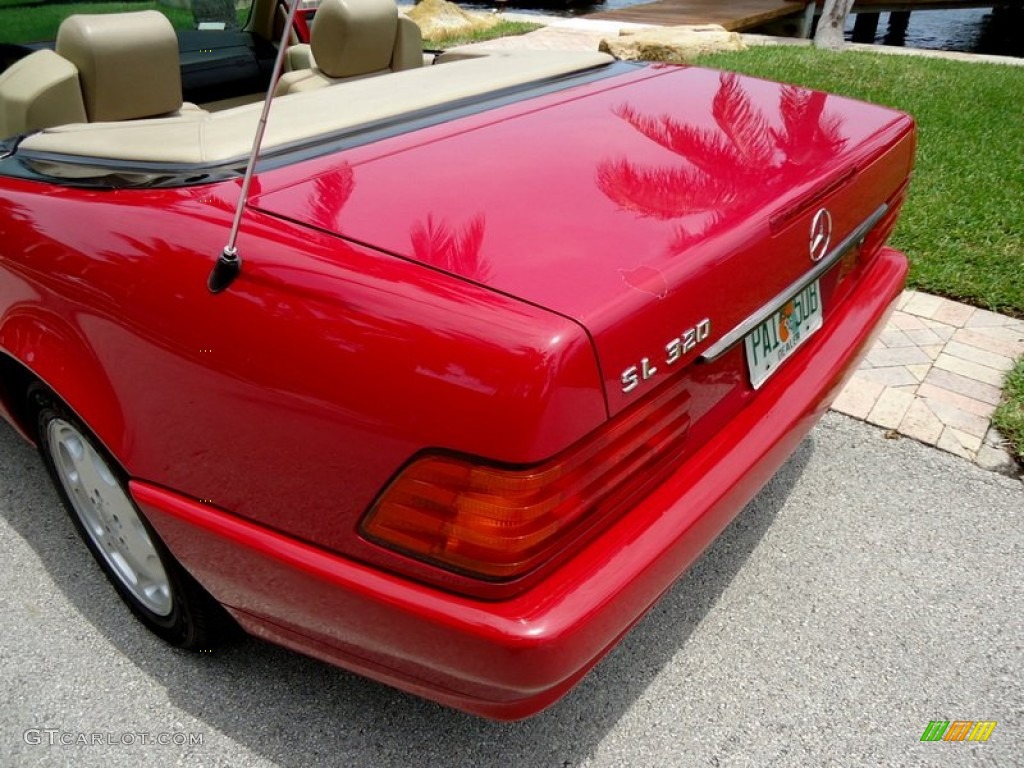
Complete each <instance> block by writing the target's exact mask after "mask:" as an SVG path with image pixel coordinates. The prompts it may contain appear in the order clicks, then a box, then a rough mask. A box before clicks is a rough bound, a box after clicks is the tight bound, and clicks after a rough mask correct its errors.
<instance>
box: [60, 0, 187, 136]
mask: <svg viewBox="0 0 1024 768" xmlns="http://www.w3.org/2000/svg"><path fill="white" fill-rule="evenodd" d="M57 53H59V54H60V55H61V56H63V57H64V58H66V59H68V60H69V61H71V62H72V63H73V64H74V65H75V66H76V67H78V76H79V79H80V80H81V83H82V95H83V96H84V97H85V111H86V113H87V114H88V116H89V122H100V121H107V120H131V119H134V118H137V117H154V116H156V115H163V114H166V113H168V112H174V111H175V110H177V109H179V108H180V107H181V69H180V68H179V64H178V38H177V36H176V35H175V34H174V27H172V26H171V23H170V22H169V21H168V20H167V18H166V17H165V16H164V15H163V14H162V13H159V12H157V11H135V12H132V13H112V14H104V15H85V14H78V15H75V16H69V17H68V18H66V19H65V20H64V21H63V22H62V23H61V25H60V29H59V30H58V32H57Z"/></svg>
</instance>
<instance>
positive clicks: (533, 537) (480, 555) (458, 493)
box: [362, 387, 690, 581]
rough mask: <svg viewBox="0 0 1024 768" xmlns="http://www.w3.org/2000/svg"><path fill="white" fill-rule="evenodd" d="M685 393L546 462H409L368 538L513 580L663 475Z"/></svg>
mask: <svg viewBox="0 0 1024 768" xmlns="http://www.w3.org/2000/svg"><path fill="white" fill-rule="evenodd" d="M688 399H689V398H688V395H687V394H686V392H685V390H682V389H680V388H672V387H669V388H668V391H666V392H664V393H662V394H661V395H659V396H657V397H655V398H654V399H653V400H651V401H650V402H647V403H643V404H638V406H637V407H634V408H633V409H631V410H630V411H627V412H626V413H624V414H621V415H620V416H619V417H618V418H616V419H615V420H613V421H612V422H610V423H609V424H608V425H606V427H604V428H602V429H600V430H598V431H597V432H596V433H594V434H593V435H591V436H590V437H588V438H586V439H584V440H583V441H581V442H580V443H579V444H577V445H576V446H574V447H573V448H570V449H569V450H568V451H565V452H564V453H562V454H560V455H558V456H556V457H555V458H553V459H551V460H550V461H547V462H544V463H542V464H538V465H534V466H530V467H503V466H497V465H492V464H487V463H485V462H483V461H477V460H473V459H469V458H464V457H460V456H449V455H442V454H430V455H426V456H424V457H422V458H420V459H417V460H416V461H414V462H412V463H411V464H410V465H409V466H408V467H406V469H405V470H404V471H402V472H401V473H400V474H399V476H398V477H397V478H396V479H395V480H394V481H393V482H392V483H391V485H390V486H388V488H387V489H386V490H385V491H384V493H383V494H382V495H381V497H380V498H379V499H378V500H377V502H376V503H375V504H374V506H373V507H372V508H371V509H370V511H369V512H368V513H367V515H366V517H365V518H364V520H363V524H362V533H363V535H364V536H366V537H367V538H368V539H370V540H372V541H374V542H376V543H378V544H380V545H382V546H385V547H388V548H391V549H394V550H397V551H399V552H402V553H404V554H407V555H410V556H412V557H414V558H417V559H420V560H424V561H427V562H430V563H433V564H435V565H438V566H441V567H443V568H447V569H449V570H453V571H457V572H460V573H464V574H467V575H470V576H474V577H477V578H483V579H488V580H492V581H498V580H501V581H506V580H512V579H516V578H519V577H521V576H523V575H525V574H527V573H529V572H530V571H532V570H533V569H535V568H536V567H538V566H539V565H541V564H543V563H544V562H547V561H548V560H549V559H551V558H552V557H554V556H555V555H556V554H557V553H558V552H559V551H561V549H562V548H563V547H564V546H566V545H567V543H568V542H569V541H572V540H574V539H575V537H576V536H578V535H579V534H581V533H582V532H583V531H585V530H589V529H591V528H592V527H593V525H595V524H596V523H597V522H599V521H600V520H603V519H606V518H607V516H608V513H610V512H611V511H612V510H614V509H616V508H618V507H619V506H620V505H621V504H622V503H623V502H624V501H626V500H629V499H631V498H634V497H635V496H636V495H637V494H639V493H641V492H642V491H643V490H644V488H645V487H646V486H648V485H649V484H650V483H651V482H652V481H654V480H657V479H660V473H659V472H658V470H659V468H660V467H661V466H663V465H664V464H665V463H666V459H668V458H671V457H672V456H673V455H676V454H677V453H678V450H679V448H680V446H681V444H682V442H683V441H684V439H685V437H686V433H687V430H688V428H689V423H690V422H689V418H688V416H687V409H686V405H687V400H688Z"/></svg>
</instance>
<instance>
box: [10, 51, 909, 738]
mask: <svg viewBox="0 0 1024 768" xmlns="http://www.w3.org/2000/svg"><path fill="white" fill-rule="evenodd" d="M708 115H711V116H712V117H713V119H712V117H709V116H708ZM538 137H539V138H538ZM912 154H913V128H912V123H911V121H910V120H909V118H907V117H906V116H902V115H899V114H897V113H894V112H891V111H888V110H884V109H882V108H879V107H874V106H871V105H865V104H859V103H856V102H851V101H847V100H843V99H837V98H834V97H826V96H824V95H822V94H813V93H811V92H809V91H804V90H801V89H797V88H793V87H788V86H778V85H774V84H769V83H763V82H761V81H755V80H750V79H743V78H736V77H734V76H720V75H719V74H718V73H712V72H706V71H702V70H697V69H663V68H650V69H637V70H634V71H631V72H627V73H626V74H619V75H616V76H615V77H609V78H607V79H605V80H597V81H593V82H589V83H588V84H584V85H577V86H574V87H567V88H565V89H562V90H557V89H556V90H555V92H553V93H549V94H547V95H544V96H540V97H537V98H533V99H530V100H526V101H520V102H517V103H510V104H506V105H504V106H499V107H496V108H493V109H485V110H482V111H478V112H475V113H472V110H469V111H468V113H466V114H462V115H461V116H458V117H457V118H455V117H453V119H452V120H449V121H447V122H440V123H438V124H435V125H433V126H432V127H428V128H423V129H420V130H416V131H407V132H402V131H401V130H397V131H395V132H394V135H393V136H391V137H390V138H386V139H383V140H381V141H378V142H375V143H371V144H365V145H363V146H355V147H352V148H349V149H345V150H344V151H338V152H334V153H333V154H322V155H319V156H315V157H309V156H306V157H305V158H304V159H301V160H296V161H295V162H292V163H291V164H287V163H283V162H282V163H278V164H276V165H274V166H273V167H271V168H269V169H264V170H263V171H261V172H260V173H258V174H257V175H256V177H255V179H254V185H253V192H254V194H255V199H254V201H253V203H252V204H251V205H250V207H249V210H248V211H247V213H246V216H245V218H244V220H243V225H242V230H241V236H240V239H239V242H238V247H239V251H240V253H241V256H242V260H243V267H242V271H241V274H240V276H239V277H238V279H237V280H236V281H235V282H234V283H232V285H231V286H230V288H229V289H228V290H226V291H225V292H223V293H221V294H217V295H212V294H211V293H210V292H209V291H208V290H207V287H206V280H207V276H208V274H209V271H210V268H211V266H212V264H213V261H214V259H215V258H216V256H217V255H218V254H219V253H220V252H221V250H222V248H223V247H224V244H225V241H226V238H227V233H228V230H229V228H230V223H231V216H232V212H233V206H234V204H235V201H236V199H237V195H238V193H239V182H238V181H237V180H232V181H226V182H220V183H215V184H208V185H205V186H190V187H179V188H154V189H120V190H117V189H95V190H93V189H85V188H73V187H66V186H62V185H60V184H56V183H52V182H46V181H41V180H32V181H29V180H24V179H19V178H12V177H8V176H0V352H2V353H3V354H4V355H6V356H7V357H9V358H10V359H12V360H15V361H17V362H18V363H20V364H21V365H22V366H24V368H25V369H27V370H28V371H29V372H31V373H32V374H33V375H34V376H36V377H37V378H38V379H39V380H41V381H42V382H43V383H45V384H46V385H47V386H48V387H49V388H50V389H52V390H53V391H54V392H55V393H57V394H58V395H59V397H60V398H61V399H63V400H64V401H65V402H66V403H67V405H68V406H69V407H70V408H71V409H72V410H73V411H74V412H75V413H77V415H78V416H79V417H80V418H81V419H82V421H84V422H85V423H86V424H87V425H88V426H89V428H90V429H91V430H92V431H93V432H94V433H95V435H96V436H97V437H98V439H99V440H100V441H101V442H102V443H103V444H104V445H105V446H106V448H107V449H108V451H109V452H110V454H111V455H112V456H114V457H115V458H116V460H117V461H118V462H119V463H120V464H121V466H122V467H123V468H124V470H125V471H126V473H127V474H128V475H129V476H130V477H131V478H132V489H133V492H134V493H135V496H136V499H137V501H138V502H139V504H140V505H141V507H142V508H143V510H144V511H145V512H146V513H147V516H148V517H149V519H150V521H151V522H152V523H153V525H154V526H155V528H156V529H157V531H158V532H159V533H160V535H161V536H162V537H163V538H164V539H165V540H166V542H167V543H168V545H169V547H170V550H171V551H172V552H173V553H174V555H175V556H176V557H177V558H178V559H179V560H180V561H181V562H182V563H183V564H184V566H185V567H186V568H187V569H188V570H189V571H190V572H192V573H193V574H194V575H195V576H196V577H197V578H198V579H199V581H200V582H201V583H202V584H203V585H204V586H205V587H206V588H207V589H208V590H209V591H210V592H211V593H212V594H213V595H214V596H215V597H217V598H218V599H219V600H221V601H222V602H223V603H224V604H225V605H227V606H228V607H229V608H230V609H231V610H232V612H234V613H235V615H236V616H237V617H238V618H239V620H240V621H241V622H242V624H243V625H244V626H246V627H247V628H248V629H250V630H251V631H253V632H256V633H258V634H261V635H263V636H266V637H269V638H271V639H274V640H276V641H278V642H281V643H283V644H285V645H289V646H291V647H294V648H297V649H299V650H302V651H304V652H307V653H311V654H313V655H317V656H320V657H321V658H325V659H328V660H331V661H334V662H336V663H339V664H343V665H345V666H347V667H350V668H352V669H356V670H359V671H362V672H364V673H366V674H368V675H371V676H374V677H377V678H379V679H382V680H385V681H387V682H391V683H393V684H395V685H399V686H400V687H403V688H406V689H407V690H412V691H415V692H418V693H421V694H424V695H428V696H431V697H432V698H435V699H438V700H440V701H444V702H446V703H449V704H453V705H455V706H459V707H463V708H466V709H469V710H471V711H475V712H479V713H482V714H486V715H491V716H497V717H510V718H514V717H521V716H525V715H527V714H530V713H531V712H534V711H537V710H538V709H539V708H541V707H543V706H545V705H546V704H548V703H550V702H551V701H553V700H554V699H556V698H557V697H558V696H560V695H562V694H563V693H564V692H565V691H566V690H568V688H569V687H571V685H572V684H573V682H575V681H576V680H577V679H578V678H579V677H580V676H581V675H582V674H584V673H585V671H586V670H587V669H588V668H589V667H590V666H591V665H592V664H594V663H596V661H597V660H598V659H599V658H600V656H601V655H602V654H603V653H604V652H605V651H606V650H607V649H608V648H609V647H610V645H611V644H613V643H614V642H615V640H616V639H617V638H618V637H619V636H621V634H622V633H623V632H625V631H626V630H627V629H628V628H629V626H631V625H632V624H633V623H634V622H635V621H636V620H637V618H638V617H639V616H640V615H642V613H643V611H644V610H646V609H647V607H649V606H650V605H651V604H652V602H653V601H654V600H656V599H657V597H658V595H660V594H661V592H663V591H664V590H665V589H666V588H667V587H668V585H669V584H670V583H671V582H672V580H673V579H674V578H676V577H677V576H678V575H679V574H680V573H681V572H682V571H683V570H684V569H685V568H686V566H687V565H688V564H689V563H690V562H691V561H692V560H693V559H694V558H695V557H696V556H697V555H698V554H699V552H700V551H701V550H702V549H703V548H704V547H705V546H706V545H707V543H708V542H709V541H710V540H711V539H713V538H714V536H715V535H716V534H717V533H718V531H720V530H721V528H722V527H723V526H724V525H725V524H726V523H727V522H728V520H729V519H731V517H732V516H733V515H735V514H736V512H737V510H738V509H739V508H740V507H741V506H742V504H743V503H744V502H745V501H746V500H747V499H749V498H750V497H751V496H752V495H753V494H754V493H755V492H756V490H757V489H758V488H759V487H760V485H761V484H762V483H763V482H764V481H765V480H766V479H767V477H768V476H769V475H770V474H771V472H773V471H774V470H775V468H777V466H778V465H779V464H780V463H781V462H782V461H783V460H784V459H785V457H786V456H787V455H788V453H789V452H790V451H791V450H792V448H793V447H794V446H795V444H796V442H797V441H798V440H799V439H800V438H801V437H802V436H803V434H805V433H806V431H807V430H808V429H809V428H810V426H811V424H812V423H813V421H814V419H815V418H816V416H817V415H818V414H820V412H821V411H822V409H823V408H824V407H825V406H826V404H827V402H828V399H829V397H830V396H831V395H832V394H833V393H834V391H835V389H836V387H837V386H838V384H839V382H840V380H841V378H842V376H843V375H845V374H846V373H847V372H848V371H849V370H851V366H853V365H854V364H855V363H856V359H857V355H858V354H859V353H861V352H863V351H864V346H865V344H866V343H867V342H868V340H869V338H870V336H871V334H872V333H873V332H874V330H876V329H877V327H878V325H879V323H880V322H881V320H882V318H883V315H884V312H885V309H886V307H887V306H888V305H889V304H890V302H891V301H892V299H893V298H894V297H895V296H896V295H897V294H898V292H899V289H900V287H901V285H902V280H903V277H904V273H905V268H906V266H905V260H904V259H903V258H902V257H901V256H900V255H899V254H896V253H895V252H892V251H888V250H885V251H882V252H880V253H879V252H875V248H876V247H877V246H878V245H880V242H877V241H876V242H873V243H872V246H871V248H867V247H865V248H864V249H863V251H864V252H863V253H860V254H859V255H858V254H856V249H855V252H854V256H853V257H852V259H851V260H848V261H844V262H843V264H842V265H840V266H837V267H836V268H835V269H833V270H832V271H831V272H830V273H828V274H826V275H825V276H823V277H822V280H821V287H822V298H823V302H824V307H825V312H824V321H825V326H824V328H823V329H822V330H821V331H819V332H818V333H817V334H816V335H815V336H814V337H812V338H811V339H810V340H809V341H808V342H807V343H806V344H805V345H804V346H803V347H802V348H801V349H800V350H799V351H798V352H797V353H796V354H795V355H794V356H793V357H792V358H791V359H790V360H789V361H787V362H786V363H785V364H784V365H783V366H782V367H781V368H780V369H779V370H778V372H777V373H776V374H775V375H774V377H773V378H772V379H770V380H769V381H768V383H767V384H766V385H765V386H764V387H763V388H761V389H760V390H759V391H757V392H756V393H755V392H754V391H753V390H752V389H751V387H750V386H749V382H748V379H747V374H746V367H745V360H744V353H743V349H742V345H741V346H738V347H735V348H733V349H732V350H731V351H729V352H728V353H727V354H725V355H724V356H722V357H721V358H720V359H718V360H716V361H714V362H712V363H708V364H706V365H689V364H688V363H690V362H692V361H693V359H694V358H695V357H696V355H697V354H699V353H700V351H701V350H702V349H704V348H705V347H706V346H707V345H708V344H711V343H713V342H714V341H715V340H716V339H718V338H720V337H721V336H722V335H723V334H725V333H726V332H727V331H728V330H730V329H731V328H732V327H733V326H734V325H736V324H737V323H738V322H739V321H740V320H742V319H743V318H745V317H746V316H747V315H749V314H750V313H751V312H753V311H754V310H756V309H758V308H759V307H761V306H762V305H763V304H764V303H765V302H766V301H768V299H770V298H771V297H772V296H773V295H775V293H777V292H778V291H779V290H780V289H782V288H783V287H784V286H787V285H789V284H791V283H792V282H793V281H794V280H796V279H798V278H799V277H800V276H801V275H803V274H805V273H806V272H807V271H808V270H809V269H810V267H811V262H810V260H809V258H808V239H809V224H810V219H811V217H812V216H813V214H814V212H815V211H816V210H817V209H818V208H820V207H821V206H823V205H827V206H828V207H829V208H830V209H831V210H832V212H833V217H834V221H835V233H834V236H835V240H836V241H838V240H840V239H841V238H843V237H845V236H846V235H847V234H848V233H849V232H850V231H851V230H853V229H854V227H855V226H856V225H857V224H859V223H860V222H861V221H863V220H864V219H865V218H867V217H868V215H870V214H871V213H872V212H873V211H874V210H876V209H877V208H878V206H879V205H880V204H881V203H883V202H886V203H888V204H889V205H890V206H891V208H892V216H894V215H895V213H896V212H897V211H898V209H899V206H900V204H901V203H902V200H903V195H904V194H905V181H906V178H907V176H908V174H909V170H910V165H911V162H912ZM3 162H10V161H3ZM442 179H443V180H444V181H441V180H442ZM887 223H888V224H891V217H890V219H889V220H887ZM704 317H707V318H709V319H710V322H711V326H712V332H711V335H710V337H709V338H708V340H707V342H706V343H705V344H703V345H701V346H700V347H698V348H696V349H694V350H693V352H692V353H691V356H690V357H688V358H686V359H685V360H684V361H682V362H681V363H680V364H679V365H678V366H676V367H675V368H673V369H665V370H662V371H661V372H660V373H659V374H658V375H657V376H653V377H651V378H650V379H649V380H648V381H646V382H644V384H643V386H641V387H640V388H639V389H638V390H637V391H635V392H633V393H624V392H623V391H622V387H621V380H620V376H621V372H622V371H623V370H624V369H626V368H627V367H629V366H631V365H635V364H637V363H638V362H639V361H640V359H641V358H642V357H646V356H651V357H653V356H655V355H656V354H660V353H662V351H663V349H664V345H665V344H666V342H668V341H669V340H670V339H672V338H673V337H676V336H678V335H679V334H680V333H681V332H682V331H683V329H685V328H687V327H691V326H693V325H694V323H696V322H698V321H699V320H700V319H701V318H704ZM0 370H2V369H0ZM667 386H672V387H681V388H685V390H686V392H687V394H688V396H689V400H688V402H689V412H688V413H687V418H688V420H689V424H690V428H689V432H688V433H687V443H686V445H685V446H684V448H683V450H682V451H681V452H680V454H679V455H678V456H677V457H675V460H676V461H678V466H677V468H676V469H675V470H674V473H673V474H672V475H671V477H670V478H669V479H668V480H667V481H666V482H664V483H662V484H661V485H660V486H659V487H657V488H656V489H655V490H654V491H653V492H651V493H650V494H649V495H648V496H647V497H646V498H643V499H637V500H636V501H635V503H631V504H629V505H626V507H625V508H624V510H623V512H622V514H621V515H620V516H619V517H617V518H615V519H612V520H610V521H609V522H608V524H607V525H606V526H605V527H604V528H603V529H601V530H596V531H595V532H594V534H593V535H592V536H591V537H590V538H589V539H583V538H580V540H578V541H574V542H573V544H572V546H571V547H569V548H566V549H565V550H564V551H563V552H562V553H560V555H559V556H557V557H555V558H554V559H553V560H552V561H550V562H549V563H548V564H547V565H545V566H542V567H540V568H538V569H536V570H535V571H534V572H533V573H531V574H529V576H528V577H524V578H523V579H522V580H520V581H519V582H516V583H509V584H504V585H500V584H499V585H495V584H488V583H484V582H481V581H478V580H475V579H472V578H470V577H469V576H467V575H464V574H458V573H454V572H449V571H445V570H442V569H441V568H439V567H436V566H432V565H427V564H425V563H421V562H418V561H414V560H412V559H411V558H409V557H405V556H402V555H399V554H396V553H393V552H389V551H387V550H386V549H384V548H383V547H380V546H377V545H375V544H372V543H370V542H369V541H366V540H364V539H363V538H361V537H360V536H359V535H358V526H359V523H360V520H361V518H362V516H363V514H364V513H365V512H366V510H367V509H368V508H369V506H370V505H371V504H372V503H373V501H374V499H375V498H376V497H377V496H378V495H379V494H380V493H381V491H382V489H384V488H385V487H386V486H387V485H388V483H389V481H390V480H391V479H392V478H393V477H395V475H396V473H398V472H399V471H400V470H401V468H402V467H403V466H405V465H406V464H407V463H408V462H409V461H411V460H412V459H413V458H414V457H416V456H418V455H420V454H421V453H422V452H424V451H428V450H441V451H446V452H453V453H458V454H464V455H467V456H474V457H482V459H484V460H486V461H489V462H498V463H502V464H509V465H516V466H521V465H530V464H533V463H537V462H541V461H544V460H547V459H549V458H550V457H552V456H555V455H556V454H559V453H560V452H562V451H566V450H568V449H569V448H570V447H571V446H573V445H575V444H577V443H579V442H580V441H585V440H587V439H588V436H590V435H592V434H593V433H594V432H595V430H597V429H598V428H599V427H601V426H602V425H605V424H606V423H607V422H608V420H609V418H614V416H615V415H616V414H618V413H620V412H621V411H623V409H625V408H626V407H627V406H629V405H630V404H632V403H634V402H642V401H643V399H644V398H645V397H647V396H649V395H651V394H652V393H655V392H658V391H659V388H661V387H667ZM10 411H11V413H10V414H9V415H13V414H14V413H16V412H17V409H10ZM22 426H23V427H26V431H28V429H27V427H28V426H29V425H27V424H22Z"/></svg>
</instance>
